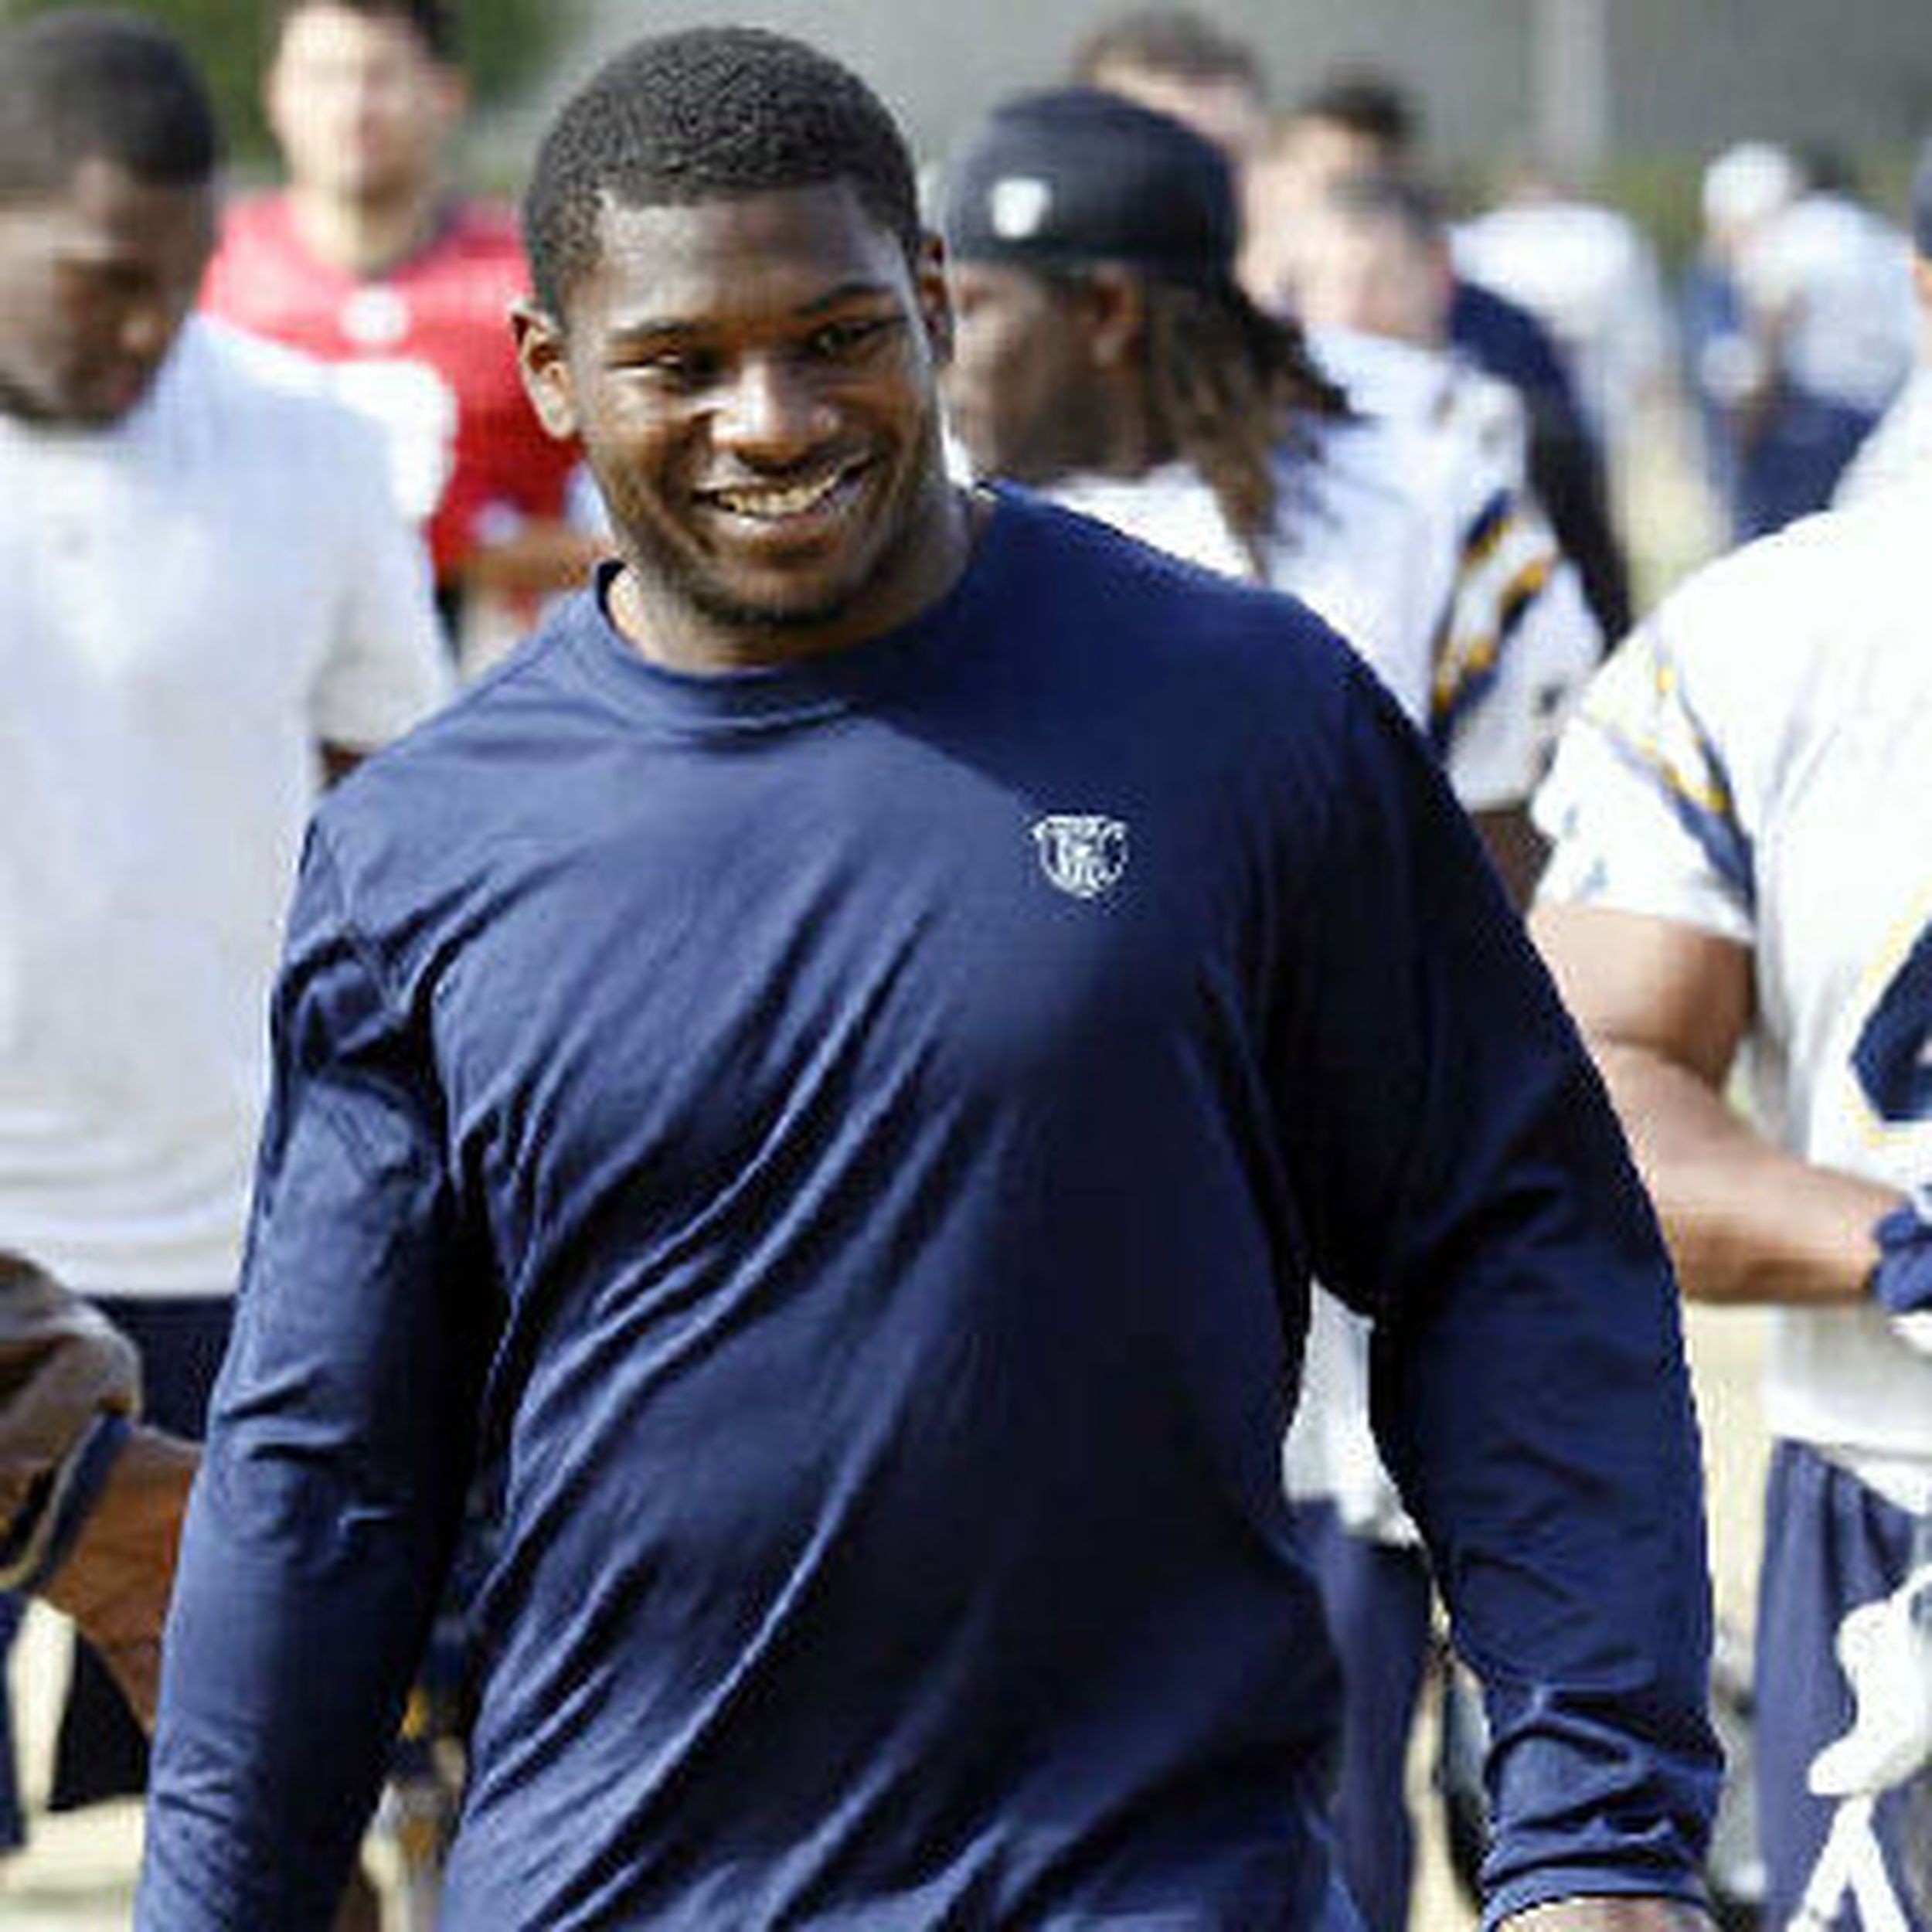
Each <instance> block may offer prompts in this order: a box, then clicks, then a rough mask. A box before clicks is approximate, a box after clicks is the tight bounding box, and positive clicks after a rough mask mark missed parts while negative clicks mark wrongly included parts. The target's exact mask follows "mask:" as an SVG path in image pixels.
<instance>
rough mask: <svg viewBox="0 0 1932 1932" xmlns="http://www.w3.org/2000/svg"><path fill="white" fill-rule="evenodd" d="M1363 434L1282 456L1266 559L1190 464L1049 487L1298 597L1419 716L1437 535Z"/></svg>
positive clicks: (1334, 436)
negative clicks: (1431, 554)
mask: <svg viewBox="0 0 1932 1932" xmlns="http://www.w3.org/2000/svg"><path fill="white" fill-rule="evenodd" d="M1367 440H1368V433H1367V432H1363V433H1362V434H1361V435H1360V436H1359V437H1358V435H1357V434H1356V433H1355V432H1354V431H1352V430H1346V429H1339V430H1327V431H1326V432H1325V433H1323V434H1321V444H1320V454H1319V456H1318V457H1315V458H1312V459H1307V460H1304V459H1301V458H1295V459H1290V460H1286V461H1284V462H1283V463H1282V464H1281V466H1280V475H1279V478H1278V485H1279V488H1280V489H1281V498H1282V508H1281V518H1280V522H1281V536H1280V538H1279V539H1277V541H1276V542H1274V543H1271V544H1270V546H1269V547H1268V551H1267V556H1265V558H1264V560H1262V563H1261V567H1260V569H1259V570H1257V566H1256V563H1255V560H1253V559H1252V558H1251V557H1250V556H1249V554H1248V553H1247V549H1245V548H1244V547H1243V546H1242V544H1241V543H1240V540H1239V539H1237V538H1236V536H1235V534H1234V532H1233V531H1232V530H1231V529H1230V528H1229V527H1228V524H1227V520H1226V518H1225V517H1224V516H1223V515H1222V512H1221V506H1220V503H1219V500H1218V499H1217V498H1216V496H1215V494H1214V492H1213V489H1212V488H1210V487H1209V485H1208V484H1207V483H1206V481H1205V480H1204V479H1203V478H1202V477H1201V475H1200V474H1199V472H1198V471H1196V470H1195V469H1194V468H1192V465H1190V464H1186V463H1181V462H1175V463H1167V464H1162V465H1161V466H1159V467H1158V468H1155V469H1153V470H1150V471H1148V472H1147V473H1146V474H1144V475H1141V476H1138V477H1134V478H1124V477H1117V476H1101V475H1097V474H1080V475H1077V476H1070V477H1066V478H1063V479H1062V480H1061V481H1060V482H1058V483H1056V484H1055V485H1053V488H1052V490H1051V491H1050V492H1049V494H1050V495H1052V497H1053V499H1054V501H1055V502H1059V503H1063V504H1064V505H1066V506H1067V507H1068V508H1069V509H1076V510H1079V511H1081V512H1083V513H1084V514H1085V515H1088V516H1091V517H1096V518H1097V519H1099V520H1100V522H1103V523H1107V524H1111V525H1112V526H1113V527H1114V529H1118V530H1124V531H1125V532H1127V533H1128V535H1129V536H1135V537H1138V538H1139V539H1141V541H1142V542H1143V543H1150V544H1152V545H1153V546H1155V548H1156V549H1162V550H1165V551H1168V553H1171V554H1172V555H1173V556H1180V557H1185V558H1186V559H1187V560H1188V561H1189V562H1190V563H1198V564H1199V565H1201V566H1202V567H1203V568H1204V569H1206V570H1214V571H1217V572H1219V573H1221V574H1222V575H1223V576H1225V577H1241V578H1243V579H1247V580H1257V579H1258V580H1260V581H1263V582H1265V583H1267V584H1268V585H1270V587H1272V588H1273V589H1275V590H1286V591H1287V592H1289V593H1291V594H1292V595H1294V596H1295V597H1299V598H1300V599H1301V601H1302V602H1303V603H1304V604H1307V605H1308V607H1309V608H1310V609H1311V611H1314V612H1315V614H1317V615H1318V617H1321V619H1322V620H1323V621H1324V622H1325V623H1326V624H1329V625H1330V626H1331V627H1332V628H1333V629H1335V631H1338V632H1339V633H1340V634H1342V636H1343V637H1345V638H1346V639H1347V640H1348V641H1349V643H1350V644H1351V645H1353V646H1354V648H1355V649H1356V650H1357V651H1359V652H1360V654H1361V655H1362V656H1363V657H1364V658H1366V659H1367V660H1368V662H1369V663H1370V664H1372V665H1373V666H1374V667H1375V668H1376V672H1377V673H1378V674H1379V675H1380V677H1381V679H1382V680H1383V682H1384V683H1385V684H1386V685H1388V687H1389V690H1390V691H1391V692H1393V694H1394V696H1395V697H1396V700H1397V702H1399V703H1400V704H1401V706H1402V707H1403V709H1404V710H1405V711H1406V712H1407V713H1409V715H1410V717H1411V718H1413V719H1415V720H1416V722H1417V723H1423V721H1424V720H1426V719H1427V715H1428V706H1429V676H1430V649H1431V630H1432V624H1431V621H1430V620H1431V617H1432V615H1433V613H1432V611H1431V609H1430V605H1429V603H1428V599H1429V597H1430V594H1431V591H1432V588H1433V576H1432V573H1431V572H1430V569H1429V566H1428V561H1427V559H1428V546H1429V545H1430V542H1431V541H1432V535H1431V531H1430V526H1429V524H1428V523H1427V520H1426V519H1425V518H1424V516H1423V514H1422V512H1421V510H1420V507H1419V506H1418V505H1417V504H1416V503H1415V502H1413V500H1411V499H1410V498H1408V497H1406V496H1405V495H1403V493H1402V492H1401V491H1400V490H1399V489H1397V488H1395V487H1394V485H1393V484H1392V483H1391V482H1390V481H1389V479H1388V478H1386V476H1384V475H1383V474H1379V473H1378V465H1377V460H1376V457H1375V456H1374V455H1373V454H1372V453H1371V452H1370V451H1369V449H1368V447H1367Z"/></svg>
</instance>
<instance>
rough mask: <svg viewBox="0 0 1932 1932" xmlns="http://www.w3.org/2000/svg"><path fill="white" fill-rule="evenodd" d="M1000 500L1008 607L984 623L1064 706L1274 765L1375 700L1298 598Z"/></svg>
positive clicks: (1084, 522)
mask: <svg viewBox="0 0 1932 1932" xmlns="http://www.w3.org/2000/svg"><path fill="white" fill-rule="evenodd" d="M1003 500H1004V508H1005V512H1006V519H1007V536H1006V538H1005V542H1004V543H1003V544H1002V556H1001V559H1000V561H999V563H998V576H999V577H1000V579H1001V583H1000V585H999V586H998V588H997V589H996V590H995V597H998V599H1001V600H1003V603H1004V606H1005V607H1004V608H995V609H992V611H989V613H988V614H989V615H990V616H991V617H992V619H993V621H994V622H995V624H997V625H998V628H1000V629H1002V631H1005V632H1006V633H1008V634H1009V638H1010V640H1011V641H1010V643H1009V648H1010V649H1012V650H1014V651H1021V652H1023V653H1024V654H1025V655H1026V656H1027V657H1028V658H1029V659H1037V660H1038V661H1039V662H1040V663H1041V664H1042V665H1043V666H1050V667H1052V668H1051V669H1050V670H1043V672H1042V674H1041V675H1043V676H1047V677H1050V678H1052V679H1054V680H1055V681H1056V701H1059V702H1068V703H1072V704H1075V705H1078V706H1083V707H1084V708H1085V709H1087V711H1088V712H1090V713H1092V714H1093V715H1094V716H1100V717H1104V718H1108V719H1115V718H1119V717H1121V716H1125V715H1126V714H1128V713H1138V714H1139V715H1141V716H1152V717H1158V718H1160V719H1164V720H1165V721H1166V723H1165V729H1166V730H1168V731H1169V732H1170V733H1173V734H1176V735H1177V736H1178V735H1179V734H1182V733H1196V734H1206V739H1205V740H1204V741H1211V742H1213V743H1216V744H1220V745H1222V746H1223V747H1224V748H1225V749H1226V751H1227V753H1228V755H1229V756H1230V757H1246V756H1249V755H1257V756H1259V755H1264V754H1265V755H1266V756H1267V757H1269V758H1270V759H1271V760H1274V761H1276V762H1277V764H1285V763H1286V762H1287V761H1290V760H1293V759H1294V758H1296V757H1299V756H1302V755H1305V756H1307V757H1312V758H1315V759H1316V760H1320V759H1321V758H1324V757H1326V756H1327V755H1328V750H1330V749H1332V747H1333V746H1334V743H1335V737H1336V734H1337V732H1338V730H1339V728H1340V726H1341V723H1342V718H1343V716H1344V714H1345V713H1346V712H1347V710H1348V709H1349V707H1351V706H1359V705H1362V704H1364V703H1368V702H1372V699H1371V697H1370V696H1369V694H1370V693H1371V692H1373V691H1374V690H1375V689H1376V681H1375V679H1374V677H1373V675H1372V673H1371V672H1369V671H1368V669H1367V668H1366V666H1365V665H1363V663H1362V660H1361V659H1360V658H1359V656H1358V655H1357V654H1356V653H1355V651H1354V650H1352V648H1350V647H1349V645H1347V644H1345V643H1344V642H1343V641H1342V639H1341V638H1339V637H1338V636H1337V635H1336V634H1335V632H1334V631H1332V629H1331V628H1329V627H1328V625H1327V624H1325V622H1324V621H1323V620H1322V619H1321V617H1319V616H1318V615H1317V614H1316V613H1315V611H1312V610H1311V609H1310V608H1309V607H1308V606H1307V605H1306V604H1303V603H1301V601H1300V600H1298V599H1297V598H1295V597H1292V596H1291V595H1288V594H1284V592H1282V591H1281V590H1275V589H1272V588H1270V587H1266V586H1264V585H1259V584H1256V583H1250V582H1246V581H1242V580H1236V579H1235V578H1233V577H1227V576H1224V575H1223V574H1222V573H1219V571H1216V570H1210V569H1207V568H1205V567H1203V566H1201V565H1200V564H1199V563H1192V562H1189V560H1186V559H1185V558H1182V557H1178V556H1174V555H1172V554H1171V553H1168V552H1167V551H1165V550H1162V549H1156V548H1155V547H1154V546H1152V545H1151V544H1149V543H1145V542H1144V541H1143V540H1141V539H1140V538H1138V537H1137V536H1130V535H1128V534H1126V533H1124V532H1121V531H1120V530H1118V529H1114V528H1112V527H1111V526H1108V525H1107V524H1104V523H1102V522H1097V521H1095V520H1094V519H1092V518H1090V517H1088V516H1086V515H1082V514H1081V513H1080V512H1077V511H1075V510H1071V509H1064V508H1062V507H1061V506H1060V505H1057V504H1053V503H1051V502H1044V501H1042V500H1041V499H1039V498H1033V497H1029V496H1027V495H1025V494H1024V493H1021V492H1012V491H1007V492H1004V493H1003ZM1009 612H1010V615H1009Z"/></svg>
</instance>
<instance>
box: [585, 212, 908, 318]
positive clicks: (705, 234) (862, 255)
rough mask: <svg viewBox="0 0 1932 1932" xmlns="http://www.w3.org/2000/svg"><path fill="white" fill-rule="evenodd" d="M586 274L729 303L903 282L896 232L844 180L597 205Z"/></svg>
mask: <svg viewBox="0 0 1932 1932" xmlns="http://www.w3.org/2000/svg"><path fill="white" fill-rule="evenodd" d="M904 264H905V257H904V252H903V249H902V248H901V247H900V242H899V240H898V237H897V236H896V235H895V234H893V233H892V232H891V230H889V229H888V228H887V227H886V226H885V224H884V223H882V222H880V221H879V220H878V219H876V217H875V216H873V215H872V213H870V212H869V210H868V209H866V207H865V206H864V205H863V203H862V202H861V200H860V199H859V196H858V194H857V193H856V192H855V190H854V189H852V187H851V186H850V185H849V184H848V183H846V182H822V183H818V184H815V185H811V186H808V187H804V188H784V189H760V190H753V191H750V192H744V193H737V194H729V195H718V196H706V197H705V198H703V199H698V200H691V201H675V202H672V201H654V202H628V201H625V200H624V199H621V197H619V196H617V195H614V194H613V193H611V192H608V191H607V192H605V193H604V196H602V198H601V199H600V202H599V203H598V207H597V257H596V261H595V264H594V267H593V273H594V274H600V276H601V277H602V279H603V281H604V285H605V287H606V288H607V290H609V289H621V290H622V291H624V293H625V295H626V297H627V299H640V298H641V299H645V300H647V301H648V300H651V299H656V300H659V301H663V302H665V303H668V304H672V305H673V306H676V305H679V304H698V305H699V306H701V307H704V308H712V307H719V306H723V307H730V306H733V305H736V304H737V303H739V302H740V301H747V302H750V301H767V300H770V299H772V298H774V296H778V295H782V296H784V298H786V299H789V300H794V301H810V300H811V299H813V298H814V294H813V291H820V290H829V289H832V288H834V287H855V286H859V285H865V284H869V285H873V286H876V287H879V288H880V289H882V290H883V289H889V290H893V291H899V290H902V289H903V287H905V281H906V277H905V266H904Z"/></svg>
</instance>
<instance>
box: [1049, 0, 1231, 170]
mask: <svg viewBox="0 0 1932 1932" xmlns="http://www.w3.org/2000/svg"><path fill="white" fill-rule="evenodd" d="M1070 78H1071V79H1072V80H1074V81H1075V82H1077V83H1079V84H1080V85H1081V86H1083V87H1099V88H1101V89H1104V90H1105V91H1106V92H1107V93H1108V94H1124V95H1125V96H1126V97H1127V98H1128V100H1138V101H1139V102H1141V104H1142V105H1144V106H1145V107H1151V108H1153V109H1154V110H1155V111H1156V112H1157V113H1160V114H1171V115H1172V117H1174V118H1175V120H1176V121H1185V123H1186V124H1188V125H1189V127H1190V128H1194V129H1195V130H1196V132H1198V133H1199V134H1202V135H1204V136H1206V138H1207V139H1208V140H1209V141H1213V143H1214V144H1215V145H1216V147H1218V148H1220V149H1221V151H1223V153H1224V154H1225V155H1226V156H1227V157H1228V159H1229V161H1230V162H1231V163H1232V164H1233V166H1234V168H1235V169H1236V175H1237V177H1238V176H1239V175H1240V172H1241V171H1242V170H1243V169H1244V168H1246V167H1247V165H1249V164H1250V162H1253V161H1254V160H1255V159H1256V158H1257V157H1258V156H1259V155H1260V153H1261V151H1262V150H1263V149H1264V148H1265V147H1266V145H1267V141H1268V136H1269V113H1268V83H1267V73H1266V70H1264V67H1263V66H1262V63H1261V59H1260V56H1259V55H1258V54H1257V53H1256V52H1255V50H1254V49H1253V46H1251V45H1250V43H1248V42H1247V41H1246V40H1244V39H1242V38H1241V37H1240V36H1239V35H1237V34H1234V33H1231V32H1229V31H1228V30H1227V29H1226V28H1225V27H1223V26H1219V25H1218V24H1217V23H1216V22H1214V21H1212V20H1210V19H1208V18H1207V17H1206V15H1202V14H1198V13H1195V12H1190V11H1189V9H1186V8H1185V7H1144V8H1141V9H1138V10H1137V11H1134V12H1129V13H1124V14H1121V15H1117V16H1116V17H1115V18H1114V19H1111V20H1108V21H1106V22H1103V23H1102V24H1101V25H1100V26H1098V27H1097V28H1096V29H1094V31H1093V32H1091V33H1090V34H1089V35H1088V36H1087V38H1086V39H1084V40H1083V41H1082V42H1081V43H1080V45H1079V46H1077V48H1076V49H1074V53H1073V60H1072V61H1071V63H1070Z"/></svg>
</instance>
